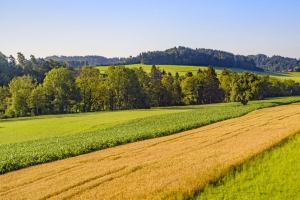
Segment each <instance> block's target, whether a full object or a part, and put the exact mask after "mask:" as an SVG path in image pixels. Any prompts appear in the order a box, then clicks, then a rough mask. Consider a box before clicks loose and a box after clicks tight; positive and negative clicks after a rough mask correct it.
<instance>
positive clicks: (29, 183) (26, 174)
mask: <svg viewBox="0 0 300 200" xmlns="http://www.w3.org/2000/svg"><path fill="white" fill-rule="evenodd" d="M299 117H300V104H299V103H298V104H291V105H284V106H278V107H273V108H266V109H262V110H257V111H254V112H251V113H249V114H247V115H245V116H243V117H239V118H235V119H229V120H226V121H222V122H218V123H214V124H211V125H208V126H204V127H201V128H198V129H194V130H190V131H185V132H182V133H179V134H175V135H171V136H166V137H162V138H156V139H151V140H146V141H141V142H136V143H131V144H127V145H122V146H117V147H114V148H109V149H104V150H100V151H97V152H94V153H90V154H85V155H81V156H77V157H73V158H68V159H64V160H60V161H56V162H52V163H47V164H42V165H38V166H34V167H29V168H26V169H22V170H19V171H14V172H10V173H7V174H4V175H1V176H0V199H181V198H184V197H190V196H193V194H194V193H195V192H197V191H199V190H201V189H202V188H203V187H204V186H205V185H207V184H208V183H209V182H211V181H214V180H216V179H217V178H219V177H220V176H221V175H222V174H224V173H226V172H227V171H228V170H230V168H231V167H232V166H234V165H238V164H240V163H243V162H245V161H246V160H248V159H249V158H251V157H253V156H254V155H257V154H259V153H261V152H262V151H264V150H266V149H268V148H270V147H271V146H273V145H274V144H276V143H278V142H280V141H282V140H283V139H285V138H287V137H288V136H290V135H292V134H294V133H296V132H297V131H299V130H300V123H299Z"/></svg>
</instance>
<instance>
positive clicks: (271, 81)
mask: <svg viewBox="0 0 300 200" xmlns="http://www.w3.org/2000/svg"><path fill="white" fill-rule="evenodd" d="M17 60H18V63H19V64H17V63H16V60H15V59H14V58H13V57H12V56H10V57H8V58H7V57H6V56H5V55H3V54H2V53H1V54H0V77H1V79H0V80H1V82H0V84H1V85H0V86H1V87H0V115H1V118H7V117H19V116H29V115H43V114H59V113H71V112H92V111H101V110H125V109H138V108H150V107H156V106H175V105H193V104H210V103H218V102H241V103H242V104H244V105H246V104H247V103H248V101H249V100H254V99H264V98H266V97H279V96H291V95H300V86H299V83H296V82H295V81H293V80H280V79H277V78H274V77H270V76H268V75H266V76H258V75H257V74H255V73H249V72H247V71H245V72H244V73H242V74H238V73H236V72H233V71H231V70H230V69H226V68H224V70H223V71H222V74H221V76H220V77H217V74H216V72H215V69H214V68H213V67H212V66H209V67H208V68H207V70H201V69H199V70H198V72H197V73H196V74H193V73H192V72H187V73H186V74H185V75H184V76H179V74H178V73H176V74H174V75H173V74H171V73H169V72H165V71H164V70H163V69H160V68H159V67H156V65H153V66H152V68H151V72H150V73H147V72H146V71H145V70H144V69H143V68H141V67H140V68H134V69H130V68H126V67H124V66H110V67H109V68H108V70H107V71H105V72H100V71H99V70H98V69H96V68H95V67H90V66H83V67H79V68H76V69H74V68H72V67H67V66H66V65H65V64H61V63H60V62H57V61H54V60H49V61H45V60H44V59H40V58H39V59H36V58H35V57H34V56H33V55H32V56H31V57H30V60H27V59H25V57H24V55H22V54H21V53H18V57H17Z"/></svg>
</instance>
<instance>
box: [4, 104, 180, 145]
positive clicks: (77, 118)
mask: <svg viewBox="0 0 300 200" xmlns="http://www.w3.org/2000/svg"><path fill="white" fill-rule="evenodd" d="M183 111H185V110H184V109H183V110H178V109H163V108H162V109H148V110H127V111H113V112H110V111H105V112H94V113H80V114H67V115H43V116H37V117H23V118H15V119H6V120H0V137H1V140H0V145H1V144H9V143H16V142H24V141H28V140H35V139H40V138H49V137H55V136H64V135H71V134H77V133H84V132H89V131H95V130H100V129H103V128H108V127H110V126H114V125H116V124H119V123H123V122H126V121H130V120H133V119H137V118H143V117H149V116H156V115H162V114H170V113H177V112H183Z"/></svg>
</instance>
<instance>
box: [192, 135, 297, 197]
mask: <svg viewBox="0 0 300 200" xmlns="http://www.w3.org/2000/svg"><path fill="white" fill-rule="evenodd" d="M299 155H300V133H298V134H296V135H295V136H293V137H291V138H290V139H289V140H287V141H286V142H283V143H281V144H280V145H278V146H276V147H274V148H272V149H271V150H269V151H267V152H265V153H263V154H260V155H259V156H257V157H256V158H254V159H252V160H250V161H248V162H247V163H245V164H244V165H242V166H241V167H240V168H239V170H237V171H232V172H231V173H229V174H227V175H226V176H225V177H223V178H222V179H221V180H219V181H218V182H217V183H215V184H214V185H209V186H207V187H206V189H205V190H204V191H203V192H202V193H200V194H199V195H198V196H197V197H196V198H195V199H299V198H300V190H299V188H300V182H299V179H300V173H299V171H300V160H299Z"/></svg>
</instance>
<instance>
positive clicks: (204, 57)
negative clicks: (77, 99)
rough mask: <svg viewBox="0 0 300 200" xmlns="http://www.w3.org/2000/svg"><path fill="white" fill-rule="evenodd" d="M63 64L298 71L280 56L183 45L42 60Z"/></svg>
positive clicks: (293, 63)
mask: <svg viewBox="0 0 300 200" xmlns="http://www.w3.org/2000/svg"><path fill="white" fill-rule="evenodd" d="M50 59H52V60H55V61H58V62H61V63H65V64H66V65H67V66H68V67H73V68H77V67H80V66H84V65H88V64H89V65H91V66H96V65H112V64H113V65H125V64H151V65H152V64H156V65H158V64H160V65H162V64H169V65H195V66H201V65H202V66H208V65H213V66H218V67H224V68H242V69H245V70H251V71H264V70H267V71H295V72H298V71H300V69H299V66H300V60H299V59H295V58H288V57H282V56H272V57H268V56H267V55H264V54H257V55H248V56H243V55H234V54H232V53H229V52H225V51H219V50H212V49H204V48H196V49H191V48H187V47H183V46H179V47H174V48H170V49H167V50H165V51H148V52H142V53H140V54H139V55H137V56H135V57H132V56H130V57H127V58H106V57H103V56H49V57H46V58H45V60H46V61H48V60H50Z"/></svg>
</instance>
